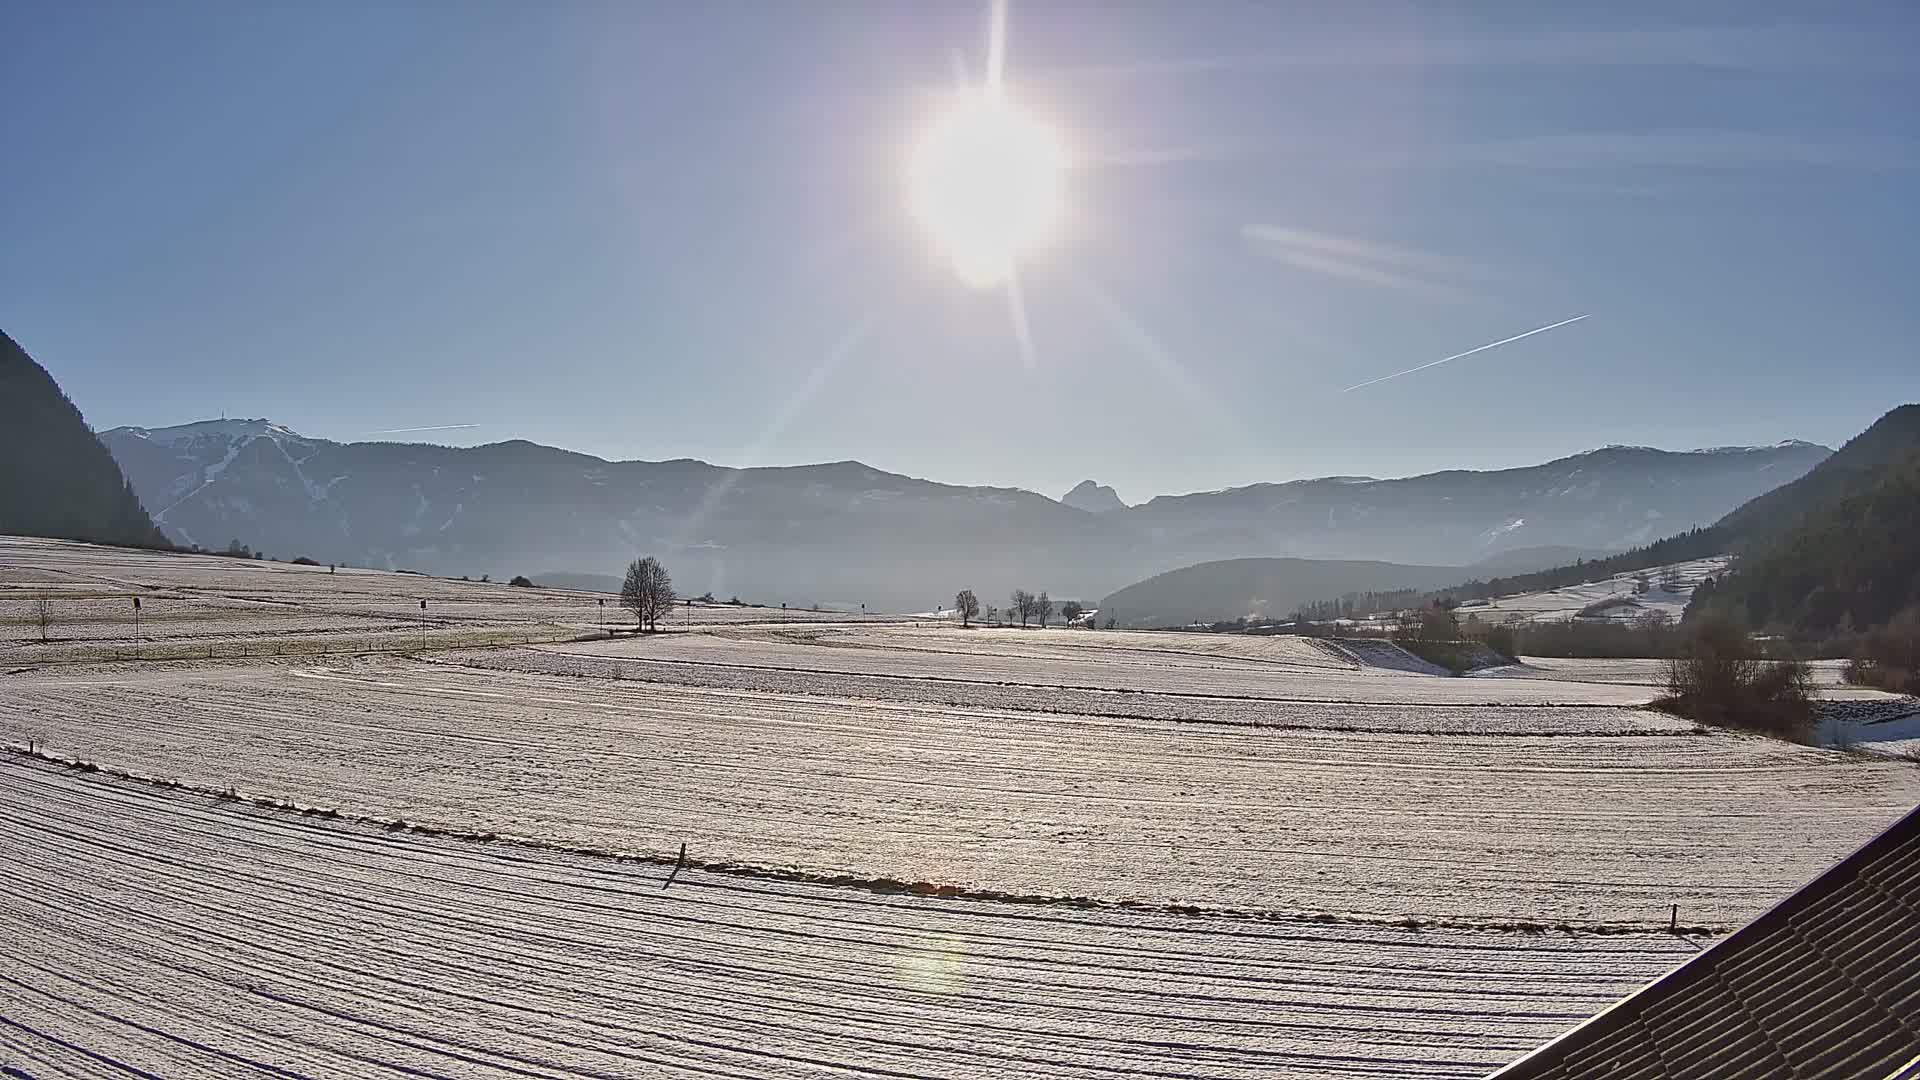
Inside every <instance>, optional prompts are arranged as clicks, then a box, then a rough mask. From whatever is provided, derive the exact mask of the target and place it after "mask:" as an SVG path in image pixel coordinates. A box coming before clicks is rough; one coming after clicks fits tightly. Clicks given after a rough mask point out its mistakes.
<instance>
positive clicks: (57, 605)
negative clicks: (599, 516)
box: [0, 537, 901, 664]
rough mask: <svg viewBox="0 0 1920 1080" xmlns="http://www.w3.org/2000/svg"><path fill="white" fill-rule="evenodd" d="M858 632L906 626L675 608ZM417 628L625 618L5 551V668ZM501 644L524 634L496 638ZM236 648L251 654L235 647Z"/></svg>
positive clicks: (554, 631) (481, 630)
mask: <svg viewBox="0 0 1920 1080" xmlns="http://www.w3.org/2000/svg"><path fill="white" fill-rule="evenodd" d="M136 596H137V597H139V598H140V600H141V608H140V611H139V612H138V618H137V619H136V613H135V610H134V607H133V598H134V597H136ZM43 600H44V601H45V611H46V616H47V619H46V625H45V627H42V625H41V620H40V614H41V610H42V601H43ZM423 600H424V601H426V605H427V606H426V608H425V609H422V608H421V606H420V604H421V601H423ZM863 620H864V621H865V622H866V623H868V624H881V623H885V622H898V621H901V620H898V619H891V620H890V619H886V618H884V617H880V616H861V615H857V614H854V615H849V614H845V613H836V612H808V611H798V610H794V611H788V610H784V609H780V608H755V607H736V606H734V605H730V604H703V603H695V604H693V605H691V606H690V607H689V606H681V607H678V608H676V609H675V611H674V613H673V617H672V619H671V620H669V621H670V622H671V623H672V624H673V625H675V626H685V625H692V626H694V627H696V628H698V627H715V626H756V625H817V624H831V623H835V622H843V621H845V622H855V623H858V622H861V621H863ZM423 622H424V623H425V624H426V627H427V629H428V631H429V642H430V643H434V642H438V643H441V644H445V643H453V644H458V643H462V642H466V643H473V644H479V643H484V642H490V641H500V640H549V639H564V638H568V637H574V636H577V635H579V634H581V633H590V632H594V631H597V630H599V629H600V628H601V627H602V626H621V627H625V626H630V625H631V624H632V618H631V616H629V615H627V614H626V613H624V612H623V611H622V610H621V609H620V607H619V605H618V603H617V602H616V601H615V598H613V597H611V596H607V595H605V594H601V593H588V592H577V591H572V590H566V589H522V588H514V587H512V586H510V585H508V584H506V583H505V582H498V581H496V582H478V581H474V582H467V581H452V580H448V579H445V578H434V577H426V576H423V575H419V574H403V573H394V572H390V571H385V570H364V569H355V568H349V567H342V568H339V569H338V570H337V571H332V572H330V571H329V570H328V568H327V567H325V566H295V565H293V564H291V563H276V562H268V561H265V560H247V559H227V558H214V557H210V556H196V555H178V554H170V553H162V552H146V551H127V550H123V549H115V548H100V547H95V546H92V545H87V544H75V543H70V542H66V541H60V540H40V539H32V538H25V537H0V664H5V663H9V662H12V663H31V662H35V661H72V660H89V659H122V658H132V657H134V656H136V655H144V656H155V655H157V656H161V657H181V656H187V655H190V654H193V652H194V650H193V648H192V646H198V645H206V644H212V645H214V646H215V648H214V649H213V652H214V655H216V656H230V655H236V654H239V653H241V652H245V653H248V654H256V653H258V652H261V651H267V652H269V653H270V652H271V650H262V649H260V648H258V647H257V646H258V645H259V643H262V642H272V641H279V642H280V643H282V644H283V645H284V647H285V648H286V650H287V651H323V650H326V651H355V650H359V649H362V648H367V649H380V648H388V647H392V648H401V647H405V646H406V645H407V643H408V639H409V637H412V638H413V639H414V640H417V638H418V634H419V632H420V629H421V625H422V623H423ZM509 630H518V631H528V632H527V633H524V634H522V635H520V636H518V637H516V636H514V635H512V634H507V633H500V632H501V631H509ZM43 639H44V640H43ZM243 641H250V642H253V643H255V645H256V648H253V649H251V650H248V649H239V648H235V647H233V646H234V645H235V643H239V642H243ZM143 644H144V645H145V646H147V648H146V649H145V650H144V651H143V650H141V649H140V648H139V646H140V645H143ZM329 646H331V647H332V648H331V649H330V650H329V649H328V647H329Z"/></svg>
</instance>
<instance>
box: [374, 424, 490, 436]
mask: <svg viewBox="0 0 1920 1080" xmlns="http://www.w3.org/2000/svg"><path fill="white" fill-rule="evenodd" d="M479 426H480V425H479V424H435V425H433V426H431V427H390V428H381V429H380V430H379V431H369V432H365V434H368V435H405V434H407V433H408V432H412V431H459V430H460V429H462V428H476V427H479Z"/></svg>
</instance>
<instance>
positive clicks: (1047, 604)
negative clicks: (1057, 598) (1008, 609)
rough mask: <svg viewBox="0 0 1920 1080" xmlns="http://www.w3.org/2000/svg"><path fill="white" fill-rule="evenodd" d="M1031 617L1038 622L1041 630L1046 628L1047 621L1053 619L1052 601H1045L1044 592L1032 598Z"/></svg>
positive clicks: (1045, 595)
mask: <svg viewBox="0 0 1920 1080" xmlns="http://www.w3.org/2000/svg"><path fill="white" fill-rule="evenodd" d="M1033 617H1034V618H1036V619H1039V620H1040V629H1042V630H1045V629H1046V628H1047V620H1048V619H1051V618H1053V601H1051V600H1049V599H1047V594H1046V593H1045V592H1042V593H1041V594H1040V595H1039V596H1036V597H1034V598H1033Z"/></svg>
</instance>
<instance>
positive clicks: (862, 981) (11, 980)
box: [0, 761, 1692, 1080]
mask: <svg viewBox="0 0 1920 1080" xmlns="http://www.w3.org/2000/svg"><path fill="white" fill-rule="evenodd" d="M663 877H664V869H663V868H660V867H655V866H647V865H639V864H631V863H615V862H611V861H608V860H600V859H589V858H583V857H578V856H567V855H561V854H555V853H545V852H529V851H526V850H523V849H522V850H516V849H512V848H506V847H502V846H500V845H493V844H470V843H459V842H453V841H441V840H433V839H428V838H423V837H418V836H411V835H406V834H392V833H385V832H381V831H379V830H377V829H373V828H371V827H365V826H356V825H349V824H344V823H334V822H326V821H323V820H320V819H315V818H307V817H301V816H297V815H293V814H289V813H285V812H276V811H261V810H255V809H253V808H251V807H247V806H244V805H243V804H232V803H222V802H218V801H215V800H212V799H208V798H205V797H201V796H194V795H190V794H185V793H179V792H169V791H163V790H160V789H155V788H150V787H146V786H142V785H135V784H129V783H125V782H120V781H113V780H109V779H106V778H104V777H101V776H98V775H85V774H79V773H72V772H65V771H61V770H57V769H54V768H51V767H47V766H42V765H37V764H29V763H24V762H18V761H15V762H8V763H6V764H0V923H3V924H4V925H6V926H7V927H8V948H7V949H6V950H4V951H0V1064H5V1065H9V1066H12V1067H14V1068H17V1069H20V1070H22V1071H24V1072H25V1073H27V1074H29V1075H33V1076H36V1077H60V1076H97V1075H109V1074H114V1075H119V1074H122V1070H142V1071H144V1073H145V1074H148V1075H159V1076H167V1077H183V1078H198V1077H227V1076H235V1075H258V1074H269V1073H270V1074H272V1075H280V1076H306V1077H341V1078H349V1080H352V1078H375V1077H393V1076H400V1075H410V1076H416V1077H419V1076H427V1077H442V1076H459V1077H477V1078H485V1077H506V1076H519V1077H526V1076H533V1077H576V1076H598V1077H607V1076H637V1075H646V1076H663V1077H714V1076H757V1077H823V1076H847V1075H856V1074H857V1075H865V1076H870V1077H897V1078H903V1080H904V1078H925V1080H935V1078H968V1077H982V1078H984V1077H995V1078H997V1077H1003V1076H1033V1075H1048V1076H1058V1077H1068V1078H1088V1080H1091V1078H1106V1077H1166V1078H1183V1080H1207V1078H1219V1080H1237V1078H1244V1077H1252V1076H1263V1077H1295V1076H1350V1077H1469V1076H1477V1075H1481V1074H1482V1073H1484V1072H1485V1071H1486V1070H1487V1069H1488V1068H1489V1067H1491V1066H1493V1065H1496V1064H1498V1063H1501V1062H1504V1061H1506V1060H1509V1059H1511V1058H1512V1057H1514V1056H1516V1055H1518V1054H1519V1053H1521V1052H1523V1051H1524V1050H1526V1049H1528V1048H1530V1047H1532V1046H1534V1045H1536V1044H1538V1043H1539V1042H1542V1041H1544V1040H1545V1039H1547V1038H1549V1037H1551V1036H1552V1035H1554V1034H1555V1033H1557V1032H1558V1031H1560V1030H1562V1029H1564V1028H1566V1027H1569V1026H1571V1025H1572V1024H1573V1023H1575V1022H1577V1021H1578V1020H1580V1019H1583V1018H1584V1017H1586V1016H1587V1015H1589V1014H1591V1013H1592V1012H1593V1011H1595V1010H1596V1009H1598V1008H1600V1007H1601V1006H1603V1005H1604V1004H1606V1003H1608V1002H1610V1001H1611V1000H1613V999H1615V998H1617V997H1618V996H1619V995H1621V994H1623V993H1625V992H1626V991H1628V990H1630V989H1632V988H1633V987H1635V986H1637V985H1640V984H1642V983H1644V982H1646V981H1648V980H1649V979H1651V978H1653V977H1655V976H1657V975H1658V974H1660V973H1662V972H1663V971H1664V970H1666V969H1668V968H1670V967H1672V966H1673V965H1674V964H1676V963H1677V962H1678V961H1680V960H1682V959H1684V958H1685V957H1687V956H1690V955H1692V950H1691V947H1690V946H1688V945H1686V944H1685V943H1683V942H1680V941H1678V940H1675V939H1672V938H1667V937H1664V936H1660V935H1624V936H1611V937H1591V936H1584V935H1557V934H1549V935H1526V934H1518V933H1491V932H1484V931H1482V932H1463V931H1447V930H1434V929H1429V930H1422V931H1411V930H1403V929H1398V928H1372V927H1358V926H1343V925H1318V924H1313V923H1304V922H1300V923H1250V922H1245V921H1240V920H1221V919H1213V918H1207V917H1200V916H1168V915H1152V914H1147V913H1133V912H1117V911H1102V912H1066V913H1062V912H1060V911H1059V910H1057V909H1032V908H1024V907H1021V906H1019V905H1012V904H1003V903H985V902H978V901H941V900H933V899H925V898H910V897H881V896H875V895H872V894H869V893H865V892H861V891H857V890H851V889H841V888H827V887H818V886H806V885H795V884H779V883H770V882H764V881H756V880H752V879H742V878H734V877H726V876H718V875H710V874H706V873H702V872H699V871H691V872H687V873H684V874H682V875H681V876H680V877H679V878H678V880H676V881H675V883H674V884H673V885H672V886H671V887H670V888H664V889H663V888H662V887H661V885H662V881H663Z"/></svg>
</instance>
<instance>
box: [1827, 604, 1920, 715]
mask: <svg viewBox="0 0 1920 1080" xmlns="http://www.w3.org/2000/svg"><path fill="white" fill-rule="evenodd" d="M1842 674H1843V675H1844V677H1845V678H1846V680H1847V681H1848V682H1850V683H1856V684H1858V685H1860V686H1877V687H1879V688H1880V689H1882V690H1891V691H1893V692H1895V693H1898V694H1920V607H1910V608H1906V609H1905V610H1903V611H1901V612H1900V613H1899V614H1897V615H1895V616H1894V617H1893V618H1892V619H1891V620H1889V621H1888V622H1887V624H1886V625H1885V626H1881V627H1878V628H1876V629H1874V630H1871V631H1868V632H1867V633H1866V634H1864V635H1862V636H1861V638H1860V641H1859V645H1858V651H1857V652H1855V653H1854V655H1853V658H1852V659H1850V660H1848V661H1847V666H1846V668H1845V669H1843V672H1842Z"/></svg>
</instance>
